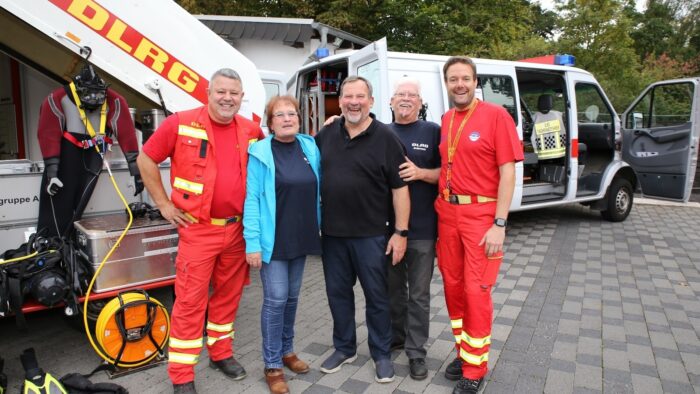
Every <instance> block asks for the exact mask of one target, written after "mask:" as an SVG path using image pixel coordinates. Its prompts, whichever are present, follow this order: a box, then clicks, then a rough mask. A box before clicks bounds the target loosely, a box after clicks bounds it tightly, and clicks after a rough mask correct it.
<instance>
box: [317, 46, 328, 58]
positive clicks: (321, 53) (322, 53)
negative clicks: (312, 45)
mask: <svg viewBox="0 0 700 394" xmlns="http://www.w3.org/2000/svg"><path fill="white" fill-rule="evenodd" d="M329 54H330V52H329V51H328V48H317V49H316V59H319V60H320V59H323V58H324V57H328V55H329Z"/></svg>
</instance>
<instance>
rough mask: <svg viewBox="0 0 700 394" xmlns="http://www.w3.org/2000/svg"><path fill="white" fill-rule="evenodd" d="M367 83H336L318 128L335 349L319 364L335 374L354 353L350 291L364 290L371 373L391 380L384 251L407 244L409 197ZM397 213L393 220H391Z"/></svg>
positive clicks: (397, 145) (393, 141)
mask: <svg viewBox="0 0 700 394" xmlns="http://www.w3.org/2000/svg"><path fill="white" fill-rule="evenodd" d="M373 103H374V98H373V97H372V85H371V84H370V83H369V81H367V80H366V79H365V78H362V77H357V76H350V77H348V78H346V79H345V81H343V83H342V84H341V86H340V108H341V110H342V112H343V117H341V118H339V119H337V120H336V121H335V122H333V123H332V124H330V125H328V126H326V127H324V128H323V129H321V131H320V132H319V134H318V135H317V136H316V144H317V145H318V147H319V149H320V151H321V174H322V176H323V179H322V182H321V202H322V206H321V209H322V211H321V217H322V220H321V230H322V233H323V245H322V247H323V273H324V276H325V279H326V294H327V296H328V304H329V305H330V309H331V315H332V316H333V346H334V347H335V352H333V354H331V355H330V357H328V358H327V359H326V360H325V361H324V362H323V364H322V365H321V371H322V372H325V373H334V372H337V371H339V370H340V368H341V367H342V366H343V364H346V363H350V362H353V361H354V360H355V359H356V358H357V338H356V333H355V294H354V292H353V285H354V284H355V282H356V280H357V279H358V278H359V280H360V285H362V290H363V292H364V294H365V301H366V316H367V329H368V334H369V339H368V342H369V349H370V354H371V355H372V359H373V360H374V363H375V368H376V374H375V380H376V381H377V382H380V383H388V382H391V381H393V380H394V366H393V364H392V363H391V359H390V356H391V353H390V350H389V348H390V346H391V316H390V311H389V294H388V291H387V266H386V257H385V255H391V257H392V262H393V263H394V264H396V263H398V262H399V261H401V259H402V258H403V255H404V253H405V251H406V237H407V236H408V217H409V213H410V205H411V203H410V199H409V193H408V186H406V183H405V182H404V181H403V180H402V179H401V177H400V176H399V166H400V165H401V164H402V163H403V162H404V161H405V157H404V149H403V147H402V145H401V142H400V141H399V140H398V138H397V137H396V135H394V133H393V132H392V131H391V130H390V129H389V128H388V126H386V125H385V124H383V123H381V122H378V121H376V120H374V119H372V118H371V117H370V113H369V112H370V108H371V107H372V104H373ZM392 208H393V212H394V213H395V221H394V222H395V225H394V227H389V226H388V223H389V222H390V221H391V219H392V217H391V216H392Z"/></svg>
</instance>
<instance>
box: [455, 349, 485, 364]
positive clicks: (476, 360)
mask: <svg viewBox="0 0 700 394" xmlns="http://www.w3.org/2000/svg"><path fill="white" fill-rule="evenodd" d="M459 357H460V358H461V359H462V360H464V361H465V362H467V363H469V364H471V365H481V363H484V362H487V361H489V354H488V352H487V353H484V354H482V355H481V356H477V355H475V354H470V353H468V352H467V351H466V350H464V349H459Z"/></svg>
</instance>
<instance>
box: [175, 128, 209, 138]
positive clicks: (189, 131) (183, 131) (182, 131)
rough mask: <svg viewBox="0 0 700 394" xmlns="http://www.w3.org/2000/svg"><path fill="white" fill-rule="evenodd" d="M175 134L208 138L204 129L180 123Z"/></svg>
mask: <svg viewBox="0 0 700 394" xmlns="http://www.w3.org/2000/svg"><path fill="white" fill-rule="evenodd" d="M177 134H178V135H186V136H188V137H194V138H199V139H200V140H207V139H209V138H208V137H207V131H206V130H204V129H197V128H194V127H190V126H186V125H180V127H179V128H178V129H177Z"/></svg>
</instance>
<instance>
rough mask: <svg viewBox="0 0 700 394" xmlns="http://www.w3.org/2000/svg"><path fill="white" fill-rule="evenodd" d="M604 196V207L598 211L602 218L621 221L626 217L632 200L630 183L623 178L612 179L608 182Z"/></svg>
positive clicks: (630, 208)
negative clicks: (605, 195) (608, 185)
mask: <svg viewBox="0 0 700 394" xmlns="http://www.w3.org/2000/svg"><path fill="white" fill-rule="evenodd" d="M606 198H607V201H606V203H605V206H606V209H604V210H602V211H600V215H601V216H603V219H605V220H608V221H611V222H621V221H623V220H625V219H627V216H628V215H629V214H630V211H631V210H632V202H633V200H634V195H633V194H632V184H630V182H629V181H628V180H627V179H624V178H616V179H614V180H613V181H612V183H611V184H610V188H609V189H608V193H607V197H606Z"/></svg>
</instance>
